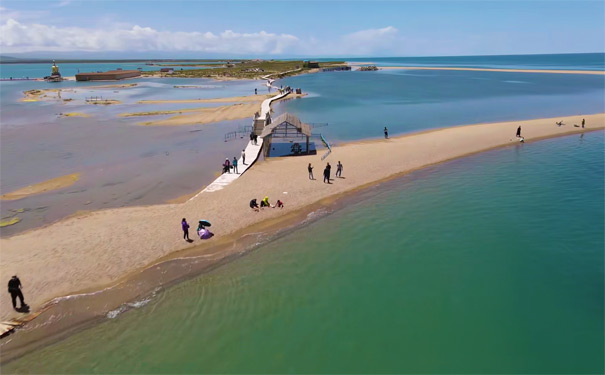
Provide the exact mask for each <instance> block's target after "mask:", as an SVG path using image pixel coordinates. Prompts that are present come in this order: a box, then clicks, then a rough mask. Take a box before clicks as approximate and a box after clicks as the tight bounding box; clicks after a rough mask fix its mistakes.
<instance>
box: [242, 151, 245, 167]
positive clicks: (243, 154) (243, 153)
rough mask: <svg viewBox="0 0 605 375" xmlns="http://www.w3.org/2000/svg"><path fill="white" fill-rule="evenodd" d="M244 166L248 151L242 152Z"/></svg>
mask: <svg viewBox="0 0 605 375" xmlns="http://www.w3.org/2000/svg"><path fill="white" fill-rule="evenodd" d="M242 164H243V165H246V150H242Z"/></svg>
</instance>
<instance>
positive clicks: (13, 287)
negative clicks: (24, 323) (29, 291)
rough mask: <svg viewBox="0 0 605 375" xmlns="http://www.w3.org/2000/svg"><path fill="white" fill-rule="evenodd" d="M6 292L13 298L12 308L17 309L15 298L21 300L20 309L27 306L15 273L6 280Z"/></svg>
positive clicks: (19, 281)
mask: <svg viewBox="0 0 605 375" xmlns="http://www.w3.org/2000/svg"><path fill="white" fill-rule="evenodd" d="M8 292H9V293H10V295H11V298H12V300H13V309H15V310H17V298H19V300H20V301H21V309H23V308H25V307H27V305H26V304H25V301H23V293H21V280H19V278H18V277H17V276H16V275H15V276H13V277H12V278H11V279H10V280H9V281H8Z"/></svg>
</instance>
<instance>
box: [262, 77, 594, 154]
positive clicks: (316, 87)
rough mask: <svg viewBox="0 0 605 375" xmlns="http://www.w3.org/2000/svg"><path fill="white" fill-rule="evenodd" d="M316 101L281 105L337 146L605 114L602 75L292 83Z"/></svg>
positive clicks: (342, 79)
mask: <svg viewBox="0 0 605 375" xmlns="http://www.w3.org/2000/svg"><path fill="white" fill-rule="evenodd" d="M279 84H283V85H284V86H286V85H289V86H292V87H300V88H302V89H303V91H305V92H307V93H309V97H306V98H304V99H300V100H289V101H287V102H283V103H278V104H276V105H274V106H273V108H274V109H275V112H276V114H280V113H283V112H290V113H293V114H295V115H297V116H299V117H300V118H301V120H303V121H305V122H311V123H326V122H327V123H328V124H329V126H328V127H326V128H321V129H317V130H316V132H321V133H322V134H323V135H324V136H325V137H326V138H327V139H328V140H329V141H331V142H337V141H351V140H359V139H366V138H372V137H382V129H383V128H384V127H385V126H387V127H388V128H389V131H390V133H391V134H401V133H407V132H412V131H418V130H425V129H430V128H436V127H446V126H455V125H464V124H473V123H482V122H500V121H517V120H526V119H531V118H545V117H557V116H564V115H571V114H588V113H600V112H605V81H604V80H603V76H599V75H576V74H544V73H508V72H506V73H503V72H480V71H479V72H477V71H426V70H383V71H378V72H356V71H352V72H324V73H317V74H307V75H301V76H295V77H289V78H286V79H283V80H279V81H278V85H279Z"/></svg>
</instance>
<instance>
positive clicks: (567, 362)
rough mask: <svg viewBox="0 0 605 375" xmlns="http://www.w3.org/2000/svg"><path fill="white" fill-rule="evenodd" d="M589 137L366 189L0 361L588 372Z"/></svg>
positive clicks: (109, 369)
mask: <svg viewBox="0 0 605 375" xmlns="http://www.w3.org/2000/svg"><path fill="white" fill-rule="evenodd" d="M604 136H605V133H604V132H602V131H599V132H594V133H588V134H586V135H584V136H577V135H576V136H568V137H564V138H558V139H550V140H545V141H541V142H537V143H527V144H524V145H518V146H515V147H507V148H503V149H499V150H494V151H490V152H486V153H483V154H479V155H475V156H472V157H468V158H464V159H460V160H457V161H453V162H448V163H445V164H441V165H437V166H434V167H431V168H428V169H425V170H422V171H419V172H415V173H412V174H410V175H408V176H406V177H403V178H400V179H398V180H395V181H392V182H389V183H385V184H383V185H381V186H378V187H375V188H372V189H371V190H369V191H366V192H365V193H362V194H360V195H359V196H357V198H356V199H354V200H352V201H351V202H352V203H350V204H349V205H348V206H347V207H346V208H344V209H342V210H338V211H336V212H334V213H332V214H331V215H328V216H326V217H324V218H322V219H319V220H317V221H315V222H313V223H311V224H309V225H307V226H304V227H301V228H300V229H298V230H296V231H294V232H292V233H290V234H287V235H285V236H283V237H281V238H279V239H277V240H275V241H273V242H270V243H268V244H266V245H264V246H261V247H260V248H258V249H257V250H256V251H254V252H252V253H250V254H248V255H247V256H245V257H242V258H239V259H238V260H236V261H234V262H232V263H230V264H227V265H225V266H223V267H221V268H219V269H217V270H214V271H212V272H210V273H208V274H205V275H201V276H200V277H198V278H196V279H193V280H190V281H187V282H184V283H182V284H180V285H177V286H175V287H172V288H170V289H168V290H164V291H162V292H160V293H159V294H158V295H156V296H155V297H154V298H152V299H151V301H150V302H149V303H147V305H146V306H144V307H142V308H139V309H134V310H131V311H128V312H126V313H123V314H120V315H117V317H116V318H114V319H108V320H107V321H106V322H104V323H102V324H100V325H98V326H96V327H94V328H92V329H89V330H86V331H83V332H81V333H78V334H76V335H73V336H71V337H70V338H68V339H67V340H65V341H62V342H60V343H58V344H55V345H52V346H49V347H46V348H44V349H42V350H39V351H37V352H34V353H32V354H30V355H27V356H26V357H23V358H21V359H19V360H18V361H15V362H12V363H9V364H8V365H6V366H4V367H3V371H4V372H5V373H46V372H51V373H141V374H143V373H197V372H204V373H317V372H321V373H603V371H604V368H603V363H604V358H603V352H604V347H603V331H604V328H605V327H604V324H603V317H604V313H605V311H604V307H603V306H604V297H603V292H604V283H603V278H604V271H603V269H604V255H603V248H604V229H603V228H604V225H605V222H604V212H603V207H604V193H605V191H604V168H605V165H604V148H605V142H604ZM346 171H347V173H351V174H352V173H355V170H354V168H348V169H347V170H346ZM345 177H346V176H345ZM142 304H143V303H141V304H140V305H142Z"/></svg>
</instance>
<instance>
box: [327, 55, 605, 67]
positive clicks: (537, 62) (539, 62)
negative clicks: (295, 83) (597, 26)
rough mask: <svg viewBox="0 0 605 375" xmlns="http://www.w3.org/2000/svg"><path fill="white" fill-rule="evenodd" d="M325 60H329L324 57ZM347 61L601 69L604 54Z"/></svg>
mask: <svg viewBox="0 0 605 375" xmlns="http://www.w3.org/2000/svg"><path fill="white" fill-rule="evenodd" d="M325 60H329V59H325ZM346 60H347V61H349V62H372V63H375V64H376V65H378V66H397V65H399V66H455V67H461V68H496V69H497V68H507V69H563V70H576V69H578V70H605V53H568V54H549V55H500V56H498V55H495V56H438V57H378V58H376V57H360V58H351V59H346Z"/></svg>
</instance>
